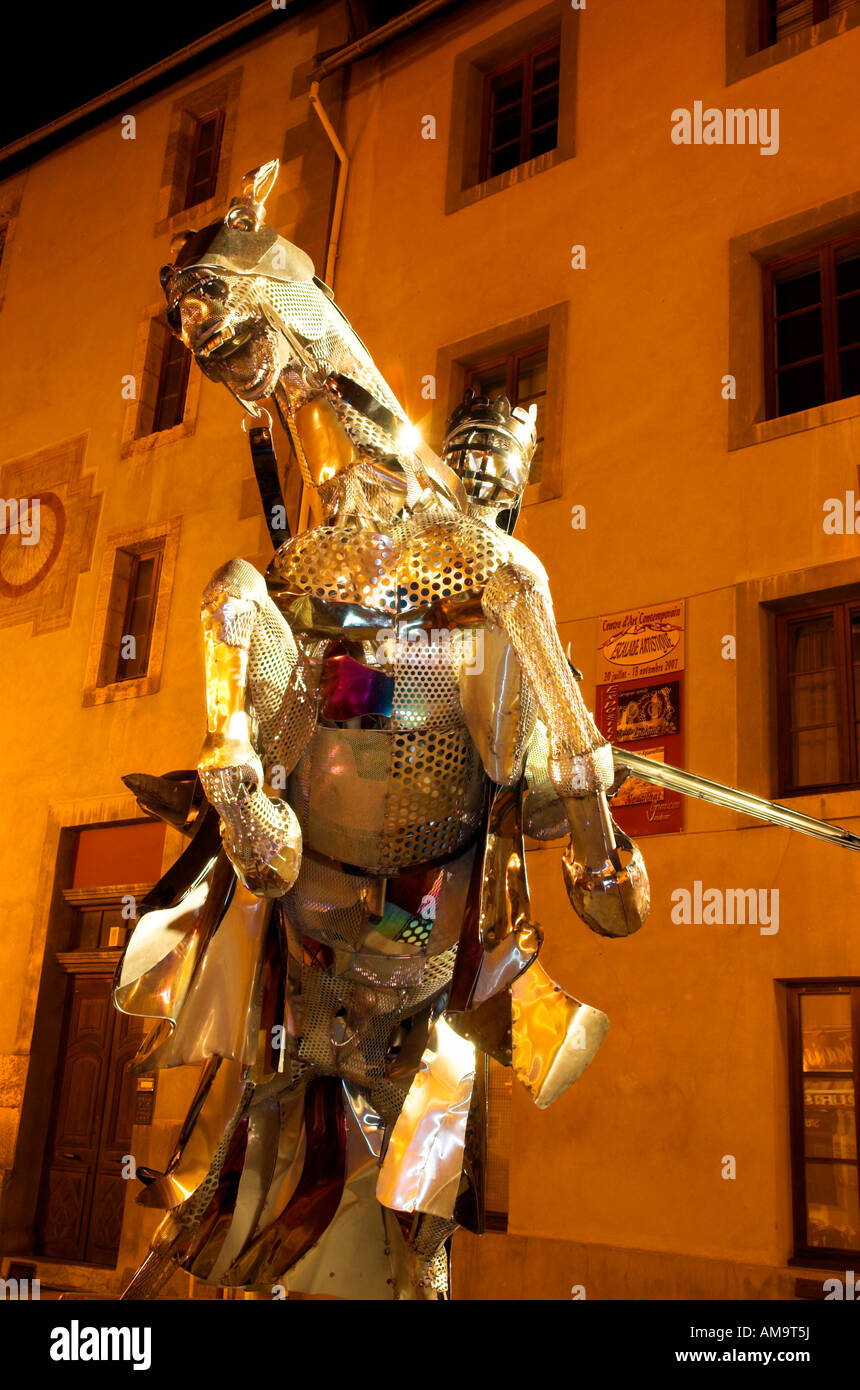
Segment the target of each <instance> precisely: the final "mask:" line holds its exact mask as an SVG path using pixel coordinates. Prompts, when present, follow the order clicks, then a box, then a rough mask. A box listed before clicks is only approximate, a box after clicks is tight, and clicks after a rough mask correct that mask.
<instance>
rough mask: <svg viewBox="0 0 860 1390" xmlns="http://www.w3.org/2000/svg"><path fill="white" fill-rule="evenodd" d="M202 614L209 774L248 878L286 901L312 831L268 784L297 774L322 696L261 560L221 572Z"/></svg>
mask: <svg viewBox="0 0 860 1390" xmlns="http://www.w3.org/2000/svg"><path fill="white" fill-rule="evenodd" d="M202 620H203V638H204V647H205V661H206V705H207V714H208V733H207V735H206V740H205V743H204V745H203V751H202V753H201V757H200V762H199V765H198V766H199V772H200V780H201V782H202V783H203V788H204V791H205V792H206V795H207V797H208V799H209V801H210V802H211V803H212V805H213V806H214V807H215V809H216V810H217V812H218V814H219V816H220V817H221V838H222V841H223V844H224V848H225V850H226V852H227V854H228V856H229V858H230V860H231V862H232V864H233V866H234V868H235V869H236V872H237V873H238V874H239V877H240V878H241V879H242V881H243V883H245V885H246V887H248V888H249V889H250V890H251V891H252V892H254V893H258V894H261V895H263V896H266V897H280V896H281V895H282V894H284V893H286V892H287V891H288V890H289V889H290V888H291V887H292V885H293V883H294V882H295V879H296V877H297V875H298V871H299V866H300V863H301V846H302V837H301V831H300V829H299V824H298V821H297V819H296V816H295V814H294V812H293V810H292V809H291V807H290V806H289V805H288V804H287V803H286V801H283V800H282V799H280V798H279V797H277V796H275V797H272V796H270V795H268V793H267V791H266V790H265V784H266V780H267V776H271V774H272V771H273V768H274V767H276V766H277V767H278V768H280V769H282V771H283V773H284V774H285V773H286V772H289V771H290V770H291V766H292V764H293V763H294V762H295V758H296V756H297V755H298V752H300V751H301V746H302V744H303V742H304V740H305V739H306V737H307V735H308V733H309V731H310V728H311V726H312V719H313V702H312V700H311V698H310V692H309V691H308V688H307V682H306V680H305V678H304V672H303V671H302V668H301V663H300V660H299V654H298V651H297V648H296V644H295V641H294V639H293V637H292V633H291V632H290V629H289V627H288V625H287V624H286V622H285V621H284V619H283V618H282V617H281V615H280V614H279V613H278V611H277V609H276V608H275V607H274V604H273V603H272V602H271V599H270V598H269V596H268V593H267V591H266V583H265V580H264V579H263V577H262V575H260V574H259V573H258V572H257V571H256V570H255V569H254V568H253V566H252V565H249V564H247V563H246V562H245V561H244V560H232V561H230V563H229V564H227V565H224V566H223V567H222V568H221V569H220V570H218V571H217V572H216V574H215V575H214V576H213V578H212V579H211V580H210V582H209V584H208V585H207V587H206V589H205V591H204V595H203V606H202ZM258 748H259V751H258ZM261 753H262V754H263V756H262V757H261ZM281 785H283V781H282V782H281Z"/></svg>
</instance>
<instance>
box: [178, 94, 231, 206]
mask: <svg viewBox="0 0 860 1390" xmlns="http://www.w3.org/2000/svg"><path fill="white" fill-rule="evenodd" d="M223 131H224V112H223V111H210V112H209V113H208V114H207V115H205V116H198V117H197V118H196V120H195V122H194V143H193V144H192V147H191V159H190V162H189V166H188V185H187V188H186V192H185V206H186V207H187V208H193V207H196V206H197V204H198V203H205V202H206V200H207V198H214V196H215V189H216V187H217V184H218V160H219V158H220V155H221V136H222V134H223Z"/></svg>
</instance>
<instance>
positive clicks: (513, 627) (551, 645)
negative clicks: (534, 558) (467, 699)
mask: <svg viewBox="0 0 860 1390" xmlns="http://www.w3.org/2000/svg"><path fill="white" fill-rule="evenodd" d="M483 608H484V612H485V614H486V616H487V617H488V618H489V619H490V620H491V621H492V622H494V623H495V624H496V625H497V626H498V627H500V628H501V629H502V630H503V631H504V632H505V633H506V635H507V637H508V640H509V641H510V644H511V646H512V647H513V649H514V651H515V653H516V655H517V658H518V659H519V662H520V665H521V667H522V670H523V674H524V676H525V678H526V680H527V681H528V683H529V685H530V686H531V688H532V691H533V692H534V695H535V698H536V700H537V703H538V705H539V708H540V712H541V717H542V720H543V723H544V725H545V727H546V731H547V738H548V757H547V770H548V773H549V777H550V780H551V781H552V784H553V786H554V788H555V790H556V793H557V795H558V797H559V799H560V801H561V802H562V804H563V806H564V810H565V813H566V816H567V820H568V824H569V826H570V832H571V839H570V845H569V847H568V850H567V851H566V853H565V856H564V862H563V868H564V877H565V884H566V887H567V892H568V896H569V898H570V900H571V903H572V904H573V907H574V909H575V911H576V912H577V913H578V915H579V916H580V917H581V918H582V919H583V921H584V922H585V923H586V924H587V925H588V926H589V927H591V928H592V930H593V931H597V932H599V933H600V934H601V935H606V936H626V935H628V934H629V933H630V932H632V931H636V930H637V928H638V927H640V926H641V925H642V923H643V921H644V920H645V917H646V915H647V912H648V906H649V894H648V879H647V875H646V873H645V867H644V864H643V863H642V858H641V856H640V854H639V851H638V849H637V848H636V846H635V845H634V844H633V843H632V841H630V840H628V839H627V837H626V836H624V835H622V833H621V832H620V831H619V830H618V829H617V827H616V826H614V825H613V822H612V819H611V817H610V814H609V807H608V804H607V800H606V791H607V789H608V788H609V787H610V786H611V784H612V781H613V778H614V775H615V773H614V765H613V760H612V750H611V748H610V746H609V744H608V743H607V742H606V740H605V739H604V738H603V735H602V734H601V733H600V731H599V730H598V728H597V726H596V725H595V723H594V720H593V719H592V717H591V715H590V714H589V712H588V710H587V709H586V707H585V702H584V701H583V699H582V695H581V694H580V691H579V687H578V685H577V684H576V681H575V680H574V678H573V676H572V674H571V671H570V667H569V665H568V662H567V660H566V659H565V655H564V652H563V651H562V647H561V643H560V641H559V638H558V633H557V632H556V628H555V620H554V617H553V611H552V601H551V599H550V596H549V591H548V588H547V586H546V584H545V582H544V580H543V579H542V577H540V576H538V575H537V574H535V573H533V572H531V571H530V570H528V569H526V568H525V566H523V565H517V564H506V565H503V566H501V567H500V568H499V569H498V570H497V571H496V572H495V574H494V575H493V576H492V578H491V580H490V582H489V583H488V585H487V587H486V589H485V591H484V596H483Z"/></svg>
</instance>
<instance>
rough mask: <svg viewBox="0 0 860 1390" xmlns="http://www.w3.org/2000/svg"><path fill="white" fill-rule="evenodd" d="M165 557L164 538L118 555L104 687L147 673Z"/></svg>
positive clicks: (101, 681)
mask: <svg viewBox="0 0 860 1390" xmlns="http://www.w3.org/2000/svg"><path fill="white" fill-rule="evenodd" d="M163 555H164V538H163V537H160V538H159V539H158V540H156V541H149V542H147V543H145V544H143V545H141V546H140V547H139V548H137V547H135V548H129V549H128V550H124V549H118V550H116V551H115V552H114V570H113V583H112V585H111V594H110V602H109V606H108V614H107V623H106V625H105V633H104V643H103V650H102V662H101V672H100V678H99V684H100V685H112V684H113V683H114V682H116V681H130V680H137V679H138V678H139V677H141V676H145V675H146V674H147V670H148V667H149V654H150V649H151V646H152V633H153V626H154V622H155V610H156V604H157V598H158V584H159V579H160V577H161V563H162V558H163Z"/></svg>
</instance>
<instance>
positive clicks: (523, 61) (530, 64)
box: [478, 34, 561, 183]
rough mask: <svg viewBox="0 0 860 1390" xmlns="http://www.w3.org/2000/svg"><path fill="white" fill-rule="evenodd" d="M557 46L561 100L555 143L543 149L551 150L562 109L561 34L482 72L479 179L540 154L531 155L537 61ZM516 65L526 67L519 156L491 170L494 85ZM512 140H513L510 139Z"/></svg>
mask: <svg viewBox="0 0 860 1390" xmlns="http://www.w3.org/2000/svg"><path fill="white" fill-rule="evenodd" d="M553 49H555V50H556V51H557V52H558V66H559V73H558V82H557V84H556V86H557V91H558V102H557V106H556V116H555V143H554V144H553V145H552V146H551V147H550V149H548V150H543V151H542V154H550V153H552V151H553V150H556V149H558V141H559V109H560V105H561V35H560V34H557V35H555V36H554V37H553V38H550V39H545V40H544V41H543V42H541V43H538V44H536V45H535V46H534V47H533V48H531V49H529V50H528V51H527V52H525V53H523V54H521V55H520V56H518V57H517V58H515V59H513V60H512V61H510V62H506V63H501V64H499V65H498V66H497V67H495V68H490V69H489V70H488V71H487V72H485V73H484V74H483V78H484V91H483V101H482V111H481V147H480V154H479V161H478V174H479V180H478V181H479V183H486V182H487V181H488V180H489V179H494V178H499V177H502V176H503V175H504V174H509V173H512V172H513V170H514V169H519V168H520V166H521V165H523V164H528V162H529V160H531V159H538V158H540V156H539V155H532V154H531V152H530V148H529V146H530V143H531V136H532V114H533V112H532V98H533V96H534V65H535V59H536V58H540V57H542V56H543V55H544V54H545V53H550V52H552V51H553ZM517 68H522V70H523V95H522V114H521V117H520V157H519V159H518V160H517V162H516V164H512V165H511V166H510V168H509V169H503V170H500V171H498V172H497V173H491V171H490V169H489V160H490V153H491V151H490V111H491V105H492V86H493V82H494V81H495V79H496V78H498V77H503V76H505V74H506V73H511V72H515V71H516V69H517ZM511 143H513V142H511Z"/></svg>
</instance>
